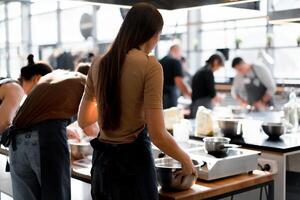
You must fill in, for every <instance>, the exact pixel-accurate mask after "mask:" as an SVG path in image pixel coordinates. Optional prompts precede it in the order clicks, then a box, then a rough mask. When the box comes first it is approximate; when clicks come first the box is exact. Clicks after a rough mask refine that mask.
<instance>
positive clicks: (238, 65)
mask: <svg viewBox="0 0 300 200" xmlns="http://www.w3.org/2000/svg"><path fill="white" fill-rule="evenodd" d="M231 66H232V68H234V69H235V70H236V71H237V72H238V73H239V74H242V75H245V74H247V73H248V72H249V69H250V65H249V64H247V63H246V62H245V61H244V60H243V59H242V58H241V57H236V58H234V59H233V60H232V64H231Z"/></svg>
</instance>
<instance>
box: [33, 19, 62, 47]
mask: <svg viewBox="0 0 300 200" xmlns="http://www.w3.org/2000/svg"><path fill="white" fill-rule="evenodd" d="M31 30H32V43H33V44H53V43H56V42H57V20H56V13H49V14H44V15H37V16H35V15H34V16H32V18H31Z"/></svg>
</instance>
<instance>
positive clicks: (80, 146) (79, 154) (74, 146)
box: [69, 141, 93, 160]
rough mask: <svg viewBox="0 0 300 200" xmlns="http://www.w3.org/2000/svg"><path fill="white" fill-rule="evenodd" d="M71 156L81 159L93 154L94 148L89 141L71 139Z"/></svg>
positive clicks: (74, 158)
mask: <svg viewBox="0 0 300 200" xmlns="http://www.w3.org/2000/svg"><path fill="white" fill-rule="evenodd" d="M69 144H70V149H71V156H72V159H73V160H80V159H83V158H86V157H87V156H89V155H92V154H93V148H92V146H91V145H90V143H89V142H87V141H83V142H76V141H69Z"/></svg>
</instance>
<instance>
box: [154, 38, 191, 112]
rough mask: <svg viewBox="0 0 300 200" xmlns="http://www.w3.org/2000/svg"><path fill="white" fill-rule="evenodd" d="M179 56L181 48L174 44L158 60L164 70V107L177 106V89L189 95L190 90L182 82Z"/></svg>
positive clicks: (180, 56)
mask: <svg viewBox="0 0 300 200" xmlns="http://www.w3.org/2000/svg"><path fill="white" fill-rule="evenodd" d="M181 58H182V51H181V48H180V46H179V45H177V44H176V45H173V46H171V47H170V51H169V54H168V55H167V56H165V57H164V58H163V59H161V60H160V61H159V62H160V64H161V65H162V67H163V71H164V89H163V106H164V109H167V108H171V107H176V106H177V99H178V97H179V92H178V89H179V90H180V91H181V92H182V93H183V94H184V95H186V96H189V97H190V96H191V90H190V88H189V87H188V86H187V85H186V84H185V82H184V76H183V69H182V65H181Z"/></svg>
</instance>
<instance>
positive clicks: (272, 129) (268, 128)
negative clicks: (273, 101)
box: [261, 123, 285, 139]
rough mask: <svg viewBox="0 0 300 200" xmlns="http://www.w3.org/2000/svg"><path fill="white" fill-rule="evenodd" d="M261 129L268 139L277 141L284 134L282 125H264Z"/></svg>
mask: <svg viewBox="0 0 300 200" xmlns="http://www.w3.org/2000/svg"><path fill="white" fill-rule="evenodd" d="M261 127H262V130H263V131H264V132H265V134H267V135H268V136H269V138H270V139H279V137H280V136H281V135H283V134H284V133H285V126H284V124H283V123H264V124H262V126H261Z"/></svg>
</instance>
